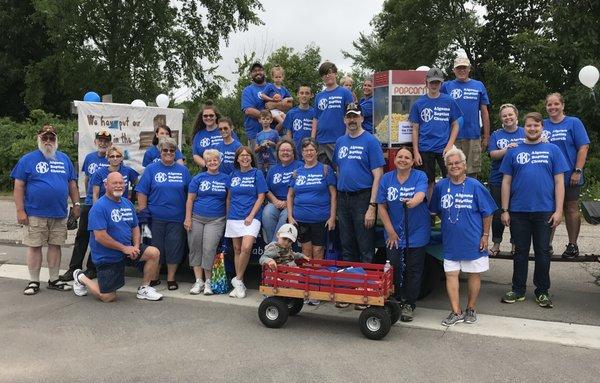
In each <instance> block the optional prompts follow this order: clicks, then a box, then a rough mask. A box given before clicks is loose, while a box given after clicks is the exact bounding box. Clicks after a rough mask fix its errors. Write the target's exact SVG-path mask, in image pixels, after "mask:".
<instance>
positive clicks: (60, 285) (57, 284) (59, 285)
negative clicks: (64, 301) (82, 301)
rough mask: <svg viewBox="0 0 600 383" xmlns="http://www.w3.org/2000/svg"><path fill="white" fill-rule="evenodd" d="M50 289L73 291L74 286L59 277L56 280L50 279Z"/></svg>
mask: <svg viewBox="0 0 600 383" xmlns="http://www.w3.org/2000/svg"><path fill="white" fill-rule="evenodd" d="M48 289H49V290H57V291H71V290H72V289H73V286H71V285H69V284H67V283H66V282H63V281H61V280H60V279H57V280H55V281H48Z"/></svg>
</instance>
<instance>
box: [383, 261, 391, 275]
mask: <svg viewBox="0 0 600 383" xmlns="http://www.w3.org/2000/svg"><path fill="white" fill-rule="evenodd" d="M391 268H392V264H391V263H390V261H389V260H387V261H385V265H384V266H383V272H384V273H385V272H387V271H388V270H389V269H391Z"/></svg>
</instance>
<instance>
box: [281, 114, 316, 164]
mask: <svg viewBox="0 0 600 383" xmlns="http://www.w3.org/2000/svg"><path fill="white" fill-rule="evenodd" d="M315 116H316V111H315V108H313V107H312V106H311V107H309V108H308V109H300V107H298V106H296V107H295V108H292V109H291V110H290V111H289V112H287V114H286V115H285V120H283V129H284V131H286V132H291V134H292V140H294V144H295V145H296V155H297V157H298V158H302V139H304V138H306V137H310V133H311V131H312V121H313V118H315Z"/></svg>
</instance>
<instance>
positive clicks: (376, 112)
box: [373, 70, 427, 152]
mask: <svg viewBox="0 0 600 383" xmlns="http://www.w3.org/2000/svg"><path fill="white" fill-rule="evenodd" d="M426 74H427V72H425V71H416V70H387V71H384V72H376V73H375V74H374V75H373V85H374V90H373V125H374V126H375V132H376V133H375V134H376V136H377V138H378V139H379V141H380V142H381V144H382V145H383V147H384V148H388V149H391V148H393V147H398V146H400V145H402V144H410V143H411V142H412V127H411V125H410V122H409V121H408V115H409V113H410V108H411V107H412V105H413V104H414V102H415V101H416V100H417V98H419V97H420V96H421V95H424V94H425V93H426V92H427V88H426V86H425V75H426ZM394 152H395V151H394Z"/></svg>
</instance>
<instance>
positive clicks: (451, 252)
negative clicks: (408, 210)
mask: <svg viewBox="0 0 600 383" xmlns="http://www.w3.org/2000/svg"><path fill="white" fill-rule="evenodd" d="M429 208H430V209H431V212H433V213H436V214H438V215H439V216H440V218H441V220H442V245H443V256H444V259H448V260H451V261H471V260H473V259H478V258H481V257H483V256H487V255H488V250H487V249H484V251H479V243H480V241H481V237H482V236H483V234H484V233H483V218H484V217H489V216H490V215H492V214H494V212H495V211H496V210H497V209H498V206H497V205H496V202H494V199H493V198H492V195H491V194H490V192H489V191H488V190H487V189H486V188H485V187H484V186H483V185H482V184H481V183H480V182H479V181H477V180H476V179H474V178H470V177H467V178H466V179H465V181H464V182H463V183H461V184H460V185H455V184H454V183H453V182H451V181H450V179H449V178H444V179H442V180H440V181H439V182H438V183H437V184H436V185H435V187H434V189H433V194H432V196H431V203H430V205H429Z"/></svg>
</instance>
